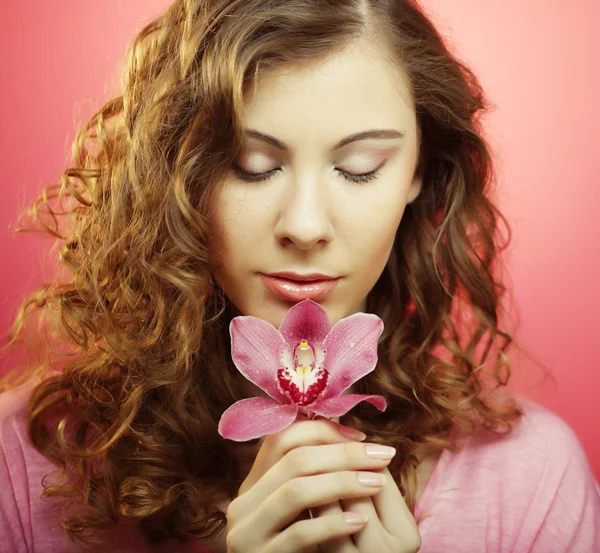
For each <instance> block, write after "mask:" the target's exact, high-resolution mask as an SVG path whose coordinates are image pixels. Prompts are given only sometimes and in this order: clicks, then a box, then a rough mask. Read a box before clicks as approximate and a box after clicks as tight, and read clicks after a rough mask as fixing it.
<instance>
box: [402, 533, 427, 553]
mask: <svg viewBox="0 0 600 553" xmlns="http://www.w3.org/2000/svg"><path fill="white" fill-rule="evenodd" d="M422 544H423V542H422V540H421V534H419V532H412V533H411V535H410V536H407V537H406V541H405V545H406V547H407V549H408V553H417V551H419V549H421V545H422Z"/></svg>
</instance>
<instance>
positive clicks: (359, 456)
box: [342, 442, 365, 465]
mask: <svg viewBox="0 0 600 553" xmlns="http://www.w3.org/2000/svg"><path fill="white" fill-rule="evenodd" d="M342 448H343V451H344V455H345V457H346V459H347V460H348V461H349V462H350V465H355V464H356V463H359V462H361V461H364V457H365V455H364V446H363V445H362V444H357V443H355V442H344V443H343V444H342Z"/></svg>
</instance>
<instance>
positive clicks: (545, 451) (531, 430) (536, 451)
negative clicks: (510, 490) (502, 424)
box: [465, 398, 588, 474]
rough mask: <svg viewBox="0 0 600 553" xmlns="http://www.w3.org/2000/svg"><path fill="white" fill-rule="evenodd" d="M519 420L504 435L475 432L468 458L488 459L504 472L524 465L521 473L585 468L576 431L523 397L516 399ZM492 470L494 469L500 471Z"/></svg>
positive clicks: (547, 410)
mask: <svg viewBox="0 0 600 553" xmlns="http://www.w3.org/2000/svg"><path fill="white" fill-rule="evenodd" d="M516 401H517V403H518V404H519V405H520V407H521V408H522V411H523V416H522V418H521V419H520V420H519V421H518V422H517V423H516V424H514V426H513V428H512V430H511V431H510V432H509V433H508V434H505V435H498V434H495V433H493V432H490V431H487V430H485V429H479V430H477V431H476V432H475V433H474V434H473V436H471V437H470V439H469V440H467V442H466V444H465V445H466V451H465V453H466V454H467V456H473V457H475V458H481V460H488V461H490V462H492V463H493V464H494V465H500V467H504V471H506V470H507V469H514V468H517V467H518V466H523V469H524V470H523V471H518V472H517V473H513V474H519V473H522V472H525V473H527V472H530V471H534V470H538V469H540V468H542V467H545V468H546V470H552V471H553V472H561V471H563V470H564V469H566V467H567V466H569V465H573V464H575V465H577V464H582V465H587V463H588V461H587V457H586V455H585V452H584V450H583V448H582V446H581V443H580V441H579V438H578V437H577V434H576V433H575V431H574V430H573V429H572V428H571V426H569V424H568V423H567V422H565V421H564V420H563V419H562V418H561V417H560V416H559V415H557V414H556V413H553V412H552V411H550V410H549V409H547V408H545V407H543V406H542V405H539V404H537V403H535V402H533V401H531V400H528V399H525V398H516ZM500 467H495V468H500Z"/></svg>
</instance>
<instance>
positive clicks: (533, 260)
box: [0, 0, 600, 477]
mask: <svg viewBox="0 0 600 553" xmlns="http://www.w3.org/2000/svg"><path fill="white" fill-rule="evenodd" d="M168 3H169V1H168V0H128V1H127V2H123V1H121V0H102V1H101V2H81V1H80V0H61V1H60V2H46V1H42V0H34V1H30V2H2V3H0V52H2V53H1V54H0V64H1V66H0V96H1V101H0V123H1V126H0V152H1V153H0V155H1V159H2V164H1V166H0V177H1V180H2V188H3V190H4V191H5V193H4V198H5V199H4V201H2V202H0V222H1V224H0V248H1V249H2V251H3V252H4V254H5V255H4V260H3V261H2V262H0V275H1V277H0V278H1V283H2V291H1V292H0V331H1V332H2V333H3V334H4V332H5V331H6V330H7V329H8V324H9V320H10V319H11V318H12V317H13V315H14V313H15V309H16V306H17V303H18V301H19V299H20V297H21V296H22V295H23V294H25V293H26V292H27V291H28V290H30V289H31V288H32V287H33V286H34V285H37V284H38V283H40V282H41V281H42V277H43V275H42V270H41V269H40V267H41V265H42V263H41V262H42V258H43V256H44V253H45V250H46V249H47V247H48V246H49V245H50V241H49V240H48V239H40V238H37V237H33V236H27V235H17V236H13V234H12V230H11V229H12V228H13V226H14V224H13V222H14V220H15V217H16V214H17V211H19V210H20V209H22V208H23V207H24V206H25V205H26V204H27V203H29V202H30V201H31V200H33V199H34V198H35V196H36V194H37V191H38V190H39V189H40V188H41V187H42V186H45V185H46V184H48V183H50V182H55V181H56V180H57V179H58V178H59V176H60V171H61V170H62V169H63V168H64V167H65V166H66V165H67V163H68V156H69V152H70V143H71V141H72V139H73V138H74V135H75V130H74V129H75V126H76V125H79V124H81V123H83V122H84V121H85V120H86V118H87V117H89V116H90V115H91V114H92V112H93V108H94V107H95V106H97V105H99V103H100V101H101V100H102V99H103V98H107V97H108V95H110V94H111V93H112V92H114V91H115V90H116V88H115V87H116V82H117V81H116V75H117V71H116V68H117V65H118V63H119V61H120V59H121V56H122V54H123V53H124V50H125V47H126V46H127V45H128V44H129V43H130V41H131V39H132V38H133V36H134V33H135V32H137V31H138V30H139V29H141V27H142V26H143V24H144V23H145V22H146V21H148V20H149V18H150V17H151V16H153V15H155V14H158V13H159V12H160V11H161V10H162V9H163V8H164V7H165V6H166V5H167V4H168ZM424 4H425V6H426V7H427V8H428V10H430V12H431V14H432V15H433V17H434V19H435V20H436V21H437V22H438V25H439V27H440V30H441V31H442V34H444V35H445V36H448V37H449V38H450V39H451V40H452V41H453V43H454V44H455V48H456V50H457V52H458V53H459V55H461V56H462V57H463V58H464V59H465V60H466V61H467V62H468V63H470V64H471V65H472V66H473V67H474V69H475V70H476V72H477V73H478V75H479V76H480V78H481V81H482V82H483V85H484V88H486V89H487V91H488V95H489V97H490V99H491V100H492V102H493V103H494V104H495V106H496V109H495V111H494V112H493V113H492V114H490V115H489V116H488V118H487V129H488V134H489V136H490V139H491V142H492V145H493V147H494V149H495V151H496V154H497V157H498V167H499V182H500V184H499V191H498V201H499V203H500V207H501V208H502V209H503V211H504V212H505V214H506V215H507V216H508V219H509V222H510V223H511V225H512V227H513V229H514V242H513V246H512V248H511V250H510V252H509V256H508V258H507V268H508V271H509V272H510V274H511V280H512V285H513V289H514V300H515V302H516V307H517V310H518V315H519V321H520V323H519V327H518V338H519V341H520V342H521V343H522V345H523V346H524V347H525V348H526V351H527V352H528V354H529V355H527V356H525V355H518V356H517V355H513V358H514V360H515V363H516V368H517V371H518V372H519V374H520V376H519V378H518V380H517V387H518V389H519V390H520V391H522V392H524V393H525V392H527V394H528V395H529V396H531V397H533V398H534V399H536V400H537V401H539V402H541V403H542V404H544V405H546V406H548V407H550V408H551V409H553V410H554V411H556V412H557V413H559V414H560V415H561V416H562V417H563V418H564V419H565V420H566V421H568V422H569V423H570V425H571V426H572V427H573V428H574V429H575V431H576V432H577V434H578V435H579V437H580V439H581V441H582V443H583V445H584V447H585V449H586V451H587V453H588V456H589V458H590V461H591V463H592V466H593V468H594V470H595V473H596V475H597V476H598V477H600V439H599V436H600V433H599V431H598V426H597V425H598V423H599V422H600V416H599V414H600V409H599V407H598V404H599V400H598V398H597V393H598V391H599V390H600V365H599V363H598V361H597V358H598V355H597V344H598V336H599V335H600V324H599V323H598V318H597V312H598V310H599V309H600V288H599V287H598V285H597V284H598V282H600V261H599V260H600V255H599V254H600V247H599V246H598V240H599V239H600V223H599V218H598V214H597V206H598V205H599V204H600V178H599V177H600V148H599V147H598V143H599V141H600V138H599V135H600V102H599V101H598V98H600V86H599V82H600V81H599V79H598V77H597V75H596V72H597V71H596V68H597V67H598V60H597V55H598V52H600V35H599V34H598V32H597V29H596V27H597V25H598V23H599V22H600V3H599V2H597V1H596V0H571V1H569V2H565V1H564V0H553V1H548V0H544V1H542V0H528V1H527V2H523V1H522V0H505V1H503V2H492V1H486V2H482V1H481V0H453V1H452V2H448V0H426V1H425V2H424ZM0 343H4V341H2V342H0ZM540 364H542V365H543V366H545V367H548V368H549V370H550V371H551V373H552V375H553V378H554V382H552V381H550V382H546V384H544V385H543V386H542V385H541V384H540V382H541V379H542V373H541V371H540V368H539V367H540ZM2 366H4V367H6V366H7V360H6V359H2V365H0V369H2Z"/></svg>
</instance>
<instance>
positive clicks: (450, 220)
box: [9, 0, 520, 544]
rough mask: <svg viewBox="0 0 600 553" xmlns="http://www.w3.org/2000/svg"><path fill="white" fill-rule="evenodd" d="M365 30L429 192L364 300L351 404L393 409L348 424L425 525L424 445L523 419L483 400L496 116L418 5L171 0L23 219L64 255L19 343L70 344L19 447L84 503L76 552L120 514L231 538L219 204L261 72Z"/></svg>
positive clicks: (494, 369) (150, 532)
mask: <svg viewBox="0 0 600 553" xmlns="http://www.w3.org/2000/svg"><path fill="white" fill-rule="evenodd" d="M365 33H369V34H370V35H372V36H373V37H375V38H376V39H379V40H381V41H382V44H384V45H385V46H386V47H387V48H389V51H390V53H391V54H392V55H393V56H395V57H396V59H397V61H398V63H399V64H401V66H402V69H403V70H404V72H405V74H406V75H407V78H408V81H409V83H410V85H411V93H412V99H413V102H414V105H415V108H416V113H417V122H418V128H419V138H420V145H421V146H420V152H421V157H420V162H419V169H418V170H419V171H421V174H422V177H423V182H424V185H423V190H422V192H421V195H420V196H419V198H418V199H417V200H416V201H415V202H414V203H412V204H410V205H409V206H408V208H407V209H406V211H405V213H404V217H403V219H402V222H401V224H400V227H399V229H398V233H397V236H396V240H395V245H394V249H393V252H392V255H391V257H390V259H389V263H388V265H387V267H386V269H385V272H384V274H383V275H382V276H381V278H380V279H379V281H378V282H377V284H376V286H375V288H374V289H373V291H372V292H371V293H370V295H369V310H370V311H372V312H373V313H376V314H378V315H379V316H380V317H381V318H382V319H383V321H384V323H385V331H384V333H383V335H382V337H381V341H380V345H379V364H378V366H377V369H376V370H375V371H374V372H373V373H371V374H370V375H368V376H367V377H366V378H364V379H363V380H361V381H360V382H359V383H358V385H357V393H371V394H381V395H384V396H385V397H386V398H387V400H388V405H389V407H388V409H387V411H386V412H385V413H379V412H378V411H376V410H375V409H373V408H372V407H371V406H367V405H365V404H362V405H359V406H358V407H356V408H355V409H354V410H353V411H352V412H351V413H349V414H348V415H346V416H345V417H343V418H342V420H341V422H342V423H344V424H348V425H350V426H354V427H356V428H358V429H360V430H362V431H364V432H366V433H367V434H368V435H369V440H371V441H375V442H380V443H385V444H389V445H393V446H395V447H396V448H397V449H398V454H397V455H396V457H395V458H394V460H393V462H392V464H391V465H390V471H391V472H392V474H393V475H394V477H395V479H396V481H397V483H398V485H399V486H400V488H401V490H402V491H403V492H404V493H405V495H406V501H407V504H408V505H409V507H410V508H411V509H414V505H415V489H416V480H415V466H416V458H415V455H414V452H415V447H416V446H417V445H418V444H423V443H425V444H431V445H432V447H434V448H440V449H441V448H445V447H452V446H453V444H451V443H450V441H449V440H448V438H447V432H448V430H449V429H450V428H451V427H453V426H454V427H460V428H463V429H465V430H466V431H471V430H472V429H473V428H475V427H477V426H481V425H483V426H485V427H487V428H489V429H490V430H494V431H498V432H501V431H503V430H508V429H509V428H510V424H511V422H513V421H516V420H518V418H519V416H520V410H519V408H518V407H517V405H516V404H515V403H512V402H511V401H505V402H503V403H499V402H494V401H492V398H493V395H492V394H491V391H492V390H493V389H494V388H498V387H502V386H504V385H505V384H506V382H507V380H508V376H509V373H510V367H509V363H508V360H507V357H506V349H507V348H508V346H509V345H510V344H511V341H512V338H511V336H510V335H509V334H508V333H507V332H505V331H503V330H502V329H501V328H500V321H499V315H500V309H501V299H502V297H503V296H504V294H505V287H504V285H503V284H502V283H501V282H500V280H499V278H498V276H497V275H496V273H497V268H498V267H497V264H498V260H499V254H500V252H501V251H502V249H504V248H505V247H506V246H507V245H508V243H509V241H510V229H509V227H508V224H507V223H506V220H505V219H504V218H503V217H502V215H501V214H500V212H499V211H498V209H497V208H496V206H495V205H494V203H493V201H492V199H491V192H492V190H493V188H492V187H493V185H494V182H495V181H494V168H493V163H492V160H491V156H490V151H489V147H488V145H487V143H486V141H485V139H484V138H483V136H482V131H481V122H480V118H481V115H482V113H484V111H485V109H486V107H487V105H486V101H485V97H484V94H483V92H482V89H481V87H480V85H479V83H478V80H477V78H476V77H475V76H474V74H473V73H472V72H471V71H470V70H469V68H468V67H466V66H465V65H464V64H463V63H461V62H460V61H459V60H457V59H456V57H455V56H454V55H452V54H451V53H450V52H449V50H448V49H447V47H446V45H445V44H444V42H443V40H442V39H441V37H440V35H439V34H438V32H437V31H436V29H435V28H434V26H433V25H432V23H431V22H430V20H429V19H428V18H427V16H426V15H425V14H424V12H423V11H422V9H421V8H420V7H419V6H418V5H417V4H416V3H415V2H413V1H411V0H388V1H385V0H346V1H340V0H336V1H331V0H177V1H175V2H174V3H173V4H172V5H171V6H170V7H169V9H168V10H167V11H166V13H164V15H162V16H161V17H159V18H157V19H156V20H154V21H153V22H151V23H150V24H149V25H147V26H146V27H145V28H144V29H143V30H142V31H141V32H140V34H139V35H138V36H137V38H136V41H135V43H134V45H133V46H132V48H131V49H130V52H129V56H128V60H127V64H126V66H125V68H124V69H125V72H124V74H123V75H124V79H123V94H122V96H119V97H117V98H114V99H112V100H110V101H109V102H107V103H106V104H105V105H104V106H103V107H102V109H100V110H99V112H98V113H96V114H95V115H94V117H93V118H92V119H91V120H90V121H89V122H88V123H87V124H86V125H85V127H84V128H83V129H82V130H81V131H80V133H79V134H78V136H77V139H76V141H75V143H74V145H73V166H72V167H71V168H69V169H68V170H67V171H65V172H64V173H63V175H62V180H61V183H60V184H56V185H52V186H49V187H48V188H47V189H46V190H45V191H44V194H43V195H42V196H41V197H40V198H39V199H38V201H37V202H36V204H35V206H34V209H33V214H34V216H35V218H36V220H38V221H39V222H40V223H42V225H43V227H44V231H45V232H48V233H50V234H53V235H54V236H56V238H57V241H58V243H59V245H60V259H61V262H62V264H63V267H64V268H65V270H66V276H67V278H66V279H64V282H60V281H59V279H58V277H57V279H56V281H54V282H50V283H48V284H47V285H46V286H44V287H42V288H40V289H39V290H37V291H36V292H35V293H33V294H31V296H30V297H28V298H27V299H26V300H25V301H24V302H23V304H22V306H21V308H20V310H19V312H18V314H17V318H16V321H15V323H14V325H13V329H12V332H11V336H10V339H11V340H10V344H9V345H10V346H11V347H16V346H17V345H19V344H23V343H25V342H24V339H23V336H32V335H33V334H34V333H35V331H36V330H38V331H39V329H40V328H41V327H43V328H44V329H46V331H47V335H48V336H51V337H52V338H53V339H55V340H56V343H57V344H60V347H59V346H56V345H55V346H52V348H51V347H48V345H46V346H45V347H46V349H45V351H46V352H47V355H46V358H44V359H43V360H41V361H38V362H37V363H36V362H34V361H31V362H30V363H29V368H28V370H26V371H23V369H22V368H20V369H19V371H18V374H19V375H21V376H23V375H24V377H26V378H31V377H32V376H33V375H34V374H38V376H39V375H40V374H41V373H43V376H44V380H43V381H42V382H41V383H39V384H37V386H36V388H35V391H34V393H33V395H32V397H31V401H30V405H29V430H30V435H31V438H32V440H33V443H34V444H35V447H36V448H37V449H38V450H39V451H40V452H41V453H42V454H43V455H44V456H46V457H47V458H48V459H50V460H52V461H53V462H55V463H57V464H58V465H59V466H60V467H62V469H63V471H64V472H63V476H64V478H63V479H54V480H53V481H52V482H48V483H47V486H46V488H45V490H44V496H45V497H61V498H63V499H67V500H68V504H70V505H71V506H75V507H76V508H75V509H73V508H67V509H65V513H64V517H63V520H62V524H63V527H64V529H65V530H66V532H67V533H68V535H69V536H70V537H71V538H73V539H74V540H77V541H79V542H82V543H84V542H85V543H88V544H90V543H93V541H94V539H93V538H94V533H95V531H96V530H98V529H101V528H106V527H109V526H111V525H115V524H117V523H118V522H119V520H120V519H121V518H122V517H126V518H128V519H129V518H131V520H133V521H134V522H135V523H136V524H137V525H138V526H139V528H140V530H141V531H142V532H143V533H144V534H145V535H146V536H147V537H148V539H149V540H153V541H164V540H166V539H170V538H177V539H187V538H195V539H199V540H202V539H203V538H206V537H207V536H213V535H214V534H216V532H218V531H219V530H220V529H221V528H222V527H223V525H224V524H225V516H224V513H222V512H220V511H219V510H218V509H217V507H216V505H215V499H214V498H215V495H216V494H217V493H221V492H225V493H227V494H229V496H230V497H235V495H236V492H237V489H238V487H239V485H240V483H241V479H242V475H241V474H240V468H239V466H238V463H237V461H236V458H235V456H234V455H233V453H234V452H235V449H236V447H237V446H236V445H235V444H232V443H230V442H226V441H224V440H223V439H222V438H221V437H220V436H219V435H218V433H217V422H218V420H219V417H220V415H221V413H222V412H223V411H224V410H225V409H226V408H227V407H229V406H230V405H231V404H232V403H234V402H235V401H237V400H239V399H241V398H242V397H244V393H243V389H242V385H243V383H242V382H241V381H240V377H239V374H238V372H237V370H236V369H235V368H233V366H232V364H231V360H230V355H229V335H228V323H229V320H230V318H231V309H230V306H229V304H228V301H227V298H225V297H224V296H223V294H222V293H221V292H220V291H219V289H218V287H217V286H216V284H215V282H214V279H213V276H212V275H213V270H212V269H213V267H212V263H211V259H210V256H209V253H208V252H209V249H208V241H209V238H210V229H211V226H210V212H209V199H210V196H211V192H212V191H213V190H214V189H215V187H216V186H217V185H218V183H219V182H221V181H222V179H223V177H224V176H225V175H226V174H227V171H228V170H229V169H230V167H231V165H232V163H233V161H234V160H235V157H236V155H237V153H238V152H239V148H240V146H241V141H242V129H241V124H240V106H241V103H242V101H243V97H244V91H245V90H247V89H248V87H249V86H251V85H252V83H253V82H254V79H256V78H257V77H258V75H259V74H260V72H261V71H264V70H271V69H277V68H278V67H284V66H286V65H290V64H296V63H304V62H310V61H312V60H316V59H319V58H322V57H324V56H327V55H328V54H330V53H331V52H333V51H334V50H339V49H341V48H343V47H344V46H346V45H347V44H348V43H349V42H350V41H353V40H356V39H357V38H358V37H360V36H363V35H364V34H365ZM90 137H91V138H92V139H95V140H97V146H98V147H97V149H96V150H95V151H92V149H91V148H90V147H89V140H90ZM86 140H88V143H87V145H86ZM54 200H59V201H60V207H59V208H56V207H53V206H52V203H53V201H54ZM65 215H70V219H69V224H68V225H65V229H61V228H60V227H61V225H60V224H59V219H60V217H64V216H65ZM500 222H504V223H505V228H506V229H507V230H508V237H507V238H506V240H505V241H504V242H503V243H502V242H501V236H500V232H499V231H500V226H499V223H500ZM36 314H37V315H38V316H40V317H41V319H40V320H43V324H42V325H38V328H37V329H34V328H33V325H32V324H29V325H28V324H27V322H28V321H32V320H34V319H35V315H36ZM465 316H466V320H465V319H463V318H462V317H465ZM27 339H28V338H27ZM28 347H29V348H31V347H32V346H31V345H28ZM52 356H54V358H52ZM49 365H52V367H53V369H57V370H53V369H49ZM36 367H37V368H38V373H36ZM40 371H41V372H40ZM21 380H23V378H21ZM82 505H85V508H82Z"/></svg>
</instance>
